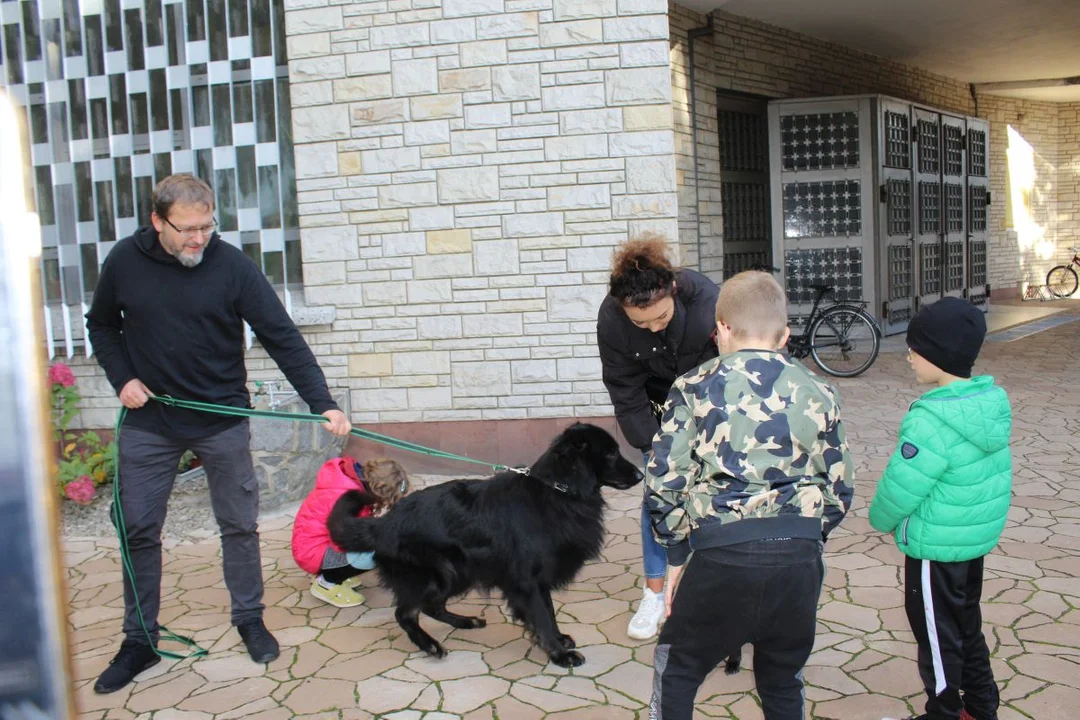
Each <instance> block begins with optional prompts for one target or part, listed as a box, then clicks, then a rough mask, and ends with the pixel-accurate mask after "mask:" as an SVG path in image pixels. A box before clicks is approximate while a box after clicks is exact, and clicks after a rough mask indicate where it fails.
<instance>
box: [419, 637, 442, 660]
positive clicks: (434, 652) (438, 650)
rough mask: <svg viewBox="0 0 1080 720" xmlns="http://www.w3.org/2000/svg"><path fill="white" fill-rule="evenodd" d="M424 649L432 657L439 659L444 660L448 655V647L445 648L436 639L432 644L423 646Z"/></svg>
mask: <svg viewBox="0 0 1080 720" xmlns="http://www.w3.org/2000/svg"><path fill="white" fill-rule="evenodd" d="M423 651H424V652H426V653H427V654H428V655H430V656H431V657H433V658H437V659H439V660H442V659H443V658H444V657H446V648H444V647H443V646H442V645H440V644H439V643H437V642H435V641H434V640H432V641H431V645H429V646H427V647H425V648H423Z"/></svg>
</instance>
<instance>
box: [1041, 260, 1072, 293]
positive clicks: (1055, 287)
mask: <svg viewBox="0 0 1080 720" xmlns="http://www.w3.org/2000/svg"><path fill="white" fill-rule="evenodd" d="M1077 284H1080V280H1078V278H1077V277H1076V271H1075V270H1073V269H1072V268H1071V267H1069V266H1068V265H1058V266H1057V267H1056V268H1053V269H1052V270H1051V271H1050V272H1048V273H1046V287H1047V289H1048V290H1050V294H1051V295H1053V296H1054V297H1058V298H1067V297H1069V296H1070V295H1072V294H1073V293H1074V292H1076V286H1077Z"/></svg>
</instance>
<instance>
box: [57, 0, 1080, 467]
mask: <svg viewBox="0 0 1080 720" xmlns="http://www.w3.org/2000/svg"><path fill="white" fill-rule="evenodd" d="M286 13H287V14H286V30H287V33H288V49H289V58H290V81H291V90H292V97H293V106H294V110H293V120H294V123H293V124H294V141H295V145H296V167H297V178H298V180H297V183H298V190H299V195H300V197H299V201H300V215H301V228H302V248H303V260H304V286H305V291H304V300H305V301H306V304H307V306H308V307H307V308H306V309H304V310H302V311H301V313H300V314H301V315H302V316H304V317H307V318H309V319H308V321H307V322H308V324H307V325H306V326H305V327H304V328H303V330H304V334H305V337H306V338H307V339H308V342H309V343H310V344H311V346H312V348H313V350H314V351H315V353H316V355H317V357H318V358H319V361H320V363H321V364H322V366H323V368H324V370H325V372H326V374H327V377H328V379H329V381H330V384H331V385H333V386H335V387H338V388H348V389H349V390H350V391H351V400H352V410H353V420H354V421H355V422H357V423H363V424H366V425H368V426H369V427H374V428H377V429H382V430H383V431H387V432H391V433H392V434H395V435H399V436H403V437H408V438H410V439H413V440H417V441H421V442H430V443H437V444H439V445H440V446H444V447H446V448H447V449H451V450H454V451H455V452H467V453H472V454H475V455H476V456H479V457H485V458H486V459H493V460H494V459H498V460H499V461H503V462H527V461H528V460H530V459H531V458H532V457H534V456H535V453H536V450H537V448H538V446H539V445H542V444H543V443H546V441H547V440H548V439H549V438H550V437H551V435H552V434H553V433H554V432H555V431H556V430H557V429H558V428H559V427H561V426H562V425H564V424H565V423H566V419H568V418H571V417H580V418H588V417H592V418H604V420H603V422H604V424H606V425H607V426H608V427H609V428H614V423H613V422H612V421H611V409H610V406H609V405H608V398H607V393H606V392H605V390H604V387H603V385H602V383H601V381H600V365H599V360H598V358H597V351H596V343H595V317H596V309H597V307H598V306H599V303H600V302H601V300H602V299H603V297H604V293H605V283H606V280H607V274H608V267H609V262H610V257H611V252H612V250H613V248H614V247H615V246H616V245H618V244H619V243H621V242H623V241H624V240H625V239H626V238H627V237H628V236H630V235H632V234H634V233H637V232H640V231H643V230H657V231H660V232H663V233H666V234H667V235H668V236H669V237H672V238H676V237H677V238H678V242H677V243H675V244H674V248H675V251H676V255H677V259H678V260H679V261H680V262H682V263H684V264H686V265H687V266H690V267H696V266H698V262H699V258H698V248H699V243H698V232H700V233H701V234H702V242H701V245H700V247H701V249H702V251H703V253H702V254H703V256H704V257H703V258H702V259H701V263H702V267H703V269H705V270H706V271H707V272H708V273H709V274H710V275H712V276H713V277H715V278H717V279H719V277H720V275H721V273H722V267H721V265H720V262H719V259H720V257H721V256H722V247H723V246H722V242H723V237H722V223H721V208H722V202H723V198H722V197H721V196H720V191H719V186H720V177H719V172H718V140H717V127H716V122H717V121H716V105H715V102H716V100H715V98H716V94H715V93H716V91H717V89H719V88H723V89H730V90H737V91H741V92H746V93H753V94H757V95H761V96H765V97H769V98H783V97H799V96H809V95H835V94H853V93H871V92H873V93H883V94H890V95H895V96H897V97H903V98H910V99H914V100H917V101H921V102H925V103H928V104H930V105H934V106H938V107H942V108H945V109H951V110H954V111H957V112H962V113H968V114H979V115H982V116H984V117H988V118H989V119H990V120H991V123H992V125H991V143H992V148H991V149H992V158H991V163H992V164H991V173H992V183H993V196H994V203H993V205H992V206H991V216H990V222H991V229H990V238H991V245H992V248H993V250H992V252H991V253H990V264H991V265H990V272H991V277H992V282H993V285H994V287H995V288H999V289H1001V288H1004V289H1006V290H1011V288H1013V287H1015V286H1016V285H1017V283H1018V282H1019V281H1021V280H1037V279H1038V278H1039V277H1040V273H1042V274H1045V270H1046V268H1047V267H1049V266H1050V265H1052V264H1053V261H1055V260H1060V259H1061V258H1064V257H1066V255H1067V247H1068V245H1069V242H1067V240H1068V239H1069V237H1070V230H1069V228H1072V229H1073V230H1072V231H1071V232H1072V234H1075V228H1076V225H1077V222H1078V219H1080V151H1078V150H1077V147H1078V146H1080V142H1078V141H1080V104H1059V105H1054V104H1049V103H1034V102H1028V101H1023V100H1013V99H1008V98H992V97H982V98H980V99H979V107H978V109H977V112H976V107H975V104H974V101H973V98H972V97H971V95H970V92H969V90H968V86H967V85H965V84H963V83H959V82H956V81H954V80H951V79H949V78H943V77H940V76H935V75H932V74H930V73H927V72H925V71H922V70H918V69H916V68H911V67H906V66H904V65H901V64H899V63H895V62H892V61H887V60H883V59H881V58H876V57H873V56H870V55H866V54H864V53H859V52H856V51H852V50H849V49H847V48H843V47H840V46H837V45H833V44H830V43H825V42H821V41H818V40H815V39H812V38H809V37H806V36H802V35H798V34H796V33H791V32H788V31H785V30H781V29H778V28H774V27H770V26H766V25H763V24H760V23H756V22H753V21H748V20H745V19H743V18H738V17H735V16H731V15H725V14H723V13H717V14H716V16H715V18H714V32H713V33H712V34H711V36H706V37H703V38H702V39H701V40H699V42H698V46H697V53H696V55H697V71H696V72H697V81H698V87H697V96H698V97H697V101H698V116H697V123H698V132H699V136H698V137H699V157H700V162H699V168H698V169H699V171H700V177H701V183H702V187H701V192H700V193H699V194H698V193H695V183H696V181H697V179H696V176H697V175H698V173H695V168H694V163H693V152H692V143H691V141H690V140H691V138H690V133H689V128H690V121H689V117H690V113H689V107H690V106H689V94H688V86H689V78H688V72H687V40H686V37H687V36H686V33H687V31H688V30H689V29H690V28H694V27H700V26H702V25H704V24H705V22H706V18H705V17H704V16H702V15H700V14H697V13H694V12H692V11H689V10H687V9H685V8H683V7H681V6H679V5H670V6H669V5H667V4H665V3H664V2H661V1H660V0H378V1H373V2H345V3H335V2H333V0H287V4H286ZM1009 125H1012V126H1014V127H1015V128H1016V129H1017V130H1018V131H1020V133H1021V134H1022V135H1023V136H1024V138H1025V139H1026V140H1027V141H1028V142H1030V143H1031V144H1032V146H1033V148H1034V149H1035V151H1036V154H1037V155H1038V156H1039V158H1040V165H1039V172H1040V177H1039V183H1040V185H1039V192H1038V193H1037V197H1036V198H1035V203H1034V209H1035V215H1036V218H1037V219H1038V220H1040V222H1045V223H1046V225H1047V227H1048V229H1049V231H1050V232H1052V233H1055V234H1060V235H1061V238H1062V240H1063V241H1064V242H1060V243H1057V245H1058V252H1057V257H1056V258H1049V257H1038V256H1036V254H1035V253H1032V252H1030V251H1029V252H1026V253H1025V252H1021V251H1019V250H1018V248H1017V239H1016V237H1015V233H1014V232H1013V231H1011V230H1009V229H1007V228H1005V212H1004V208H1005V205H1004V202H1001V200H1003V199H1004V198H1005V197H1006V188H1005V157H1006V156H1005V148H1006V145H1007V141H1006V132H1007V127H1008V126H1009ZM1055 239H1056V238H1055ZM315 323H318V324H315ZM75 365H76V367H75V370H76V373H77V374H78V375H79V376H80V386H81V387H82V389H83V392H84V396H87V397H88V400H87V402H86V406H87V410H86V411H84V412H83V413H82V416H81V418H80V421H81V424H82V425H83V426H87V427H107V426H110V425H111V424H112V422H113V419H114V418H115V408H116V401H115V399H114V397H113V395H112V392H111V389H110V388H109V387H108V386H107V384H106V383H105V381H104V378H103V377H102V375H101V374H100V372H98V371H97V370H96V367H94V366H93V363H92V361H80V362H76V363H75ZM248 365H249V369H250V370H251V376H252V379H253V380H254V379H270V378H276V377H279V373H278V371H277V370H276V368H275V366H274V364H273V363H272V362H271V361H270V360H269V359H268V358H267V357H266V355H265V353H264V352H263V351H262V350H261V348H259V347H258V346H256V347H255V348H253V350H252V351H251V352H250V353H249V363H248ZM446 421H452V422H446ZM489 421H524V422H492V423H491V424H488V423H489ZM366 450H367V449H365V451H366ZM413 459H414V460H415V458H413ZM414 467H416V465H414ZM424 467H426V468H428V469H444V470H445V469H446V468H445V465H442V466H437V465H430V466H424Z"/></svg>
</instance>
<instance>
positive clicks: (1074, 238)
mask: <svg viewBox="0 0 1080 720" xmlns="http://www.w3.org/2000/svg"><path fill="white" fill-rule="evenodd" d="M1058 133H1059V134H1058V147H1059V152H1058V196H1057V202H1058V212H1057V215H1058V228H1059V230H1058V240H1059V242H1058V253H1057V262H1059V263H1060V262H1068V261H1069V260H1070V259H1071V258H1072V254H1071V253H1070V252H1069V247H1070V246H1072V245H1080V103H1068V104H1064V105H1059V106H1058Z"/></svg>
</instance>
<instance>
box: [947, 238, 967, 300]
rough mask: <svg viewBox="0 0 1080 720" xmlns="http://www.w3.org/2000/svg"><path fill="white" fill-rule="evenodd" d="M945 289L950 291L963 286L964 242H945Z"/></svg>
mask: <svg viewBox="0 0 1080 720" xmlns="http://www.w3.org/2000/svg"><path fill="white" fill-rule="evenodd" d="M945 271H946V276H945V290H946V291H947V292H952V291H955V290H961V289H963V287H964V243H963V242H961V241H956V242H948V243H946V244H945Z"/></svg>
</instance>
